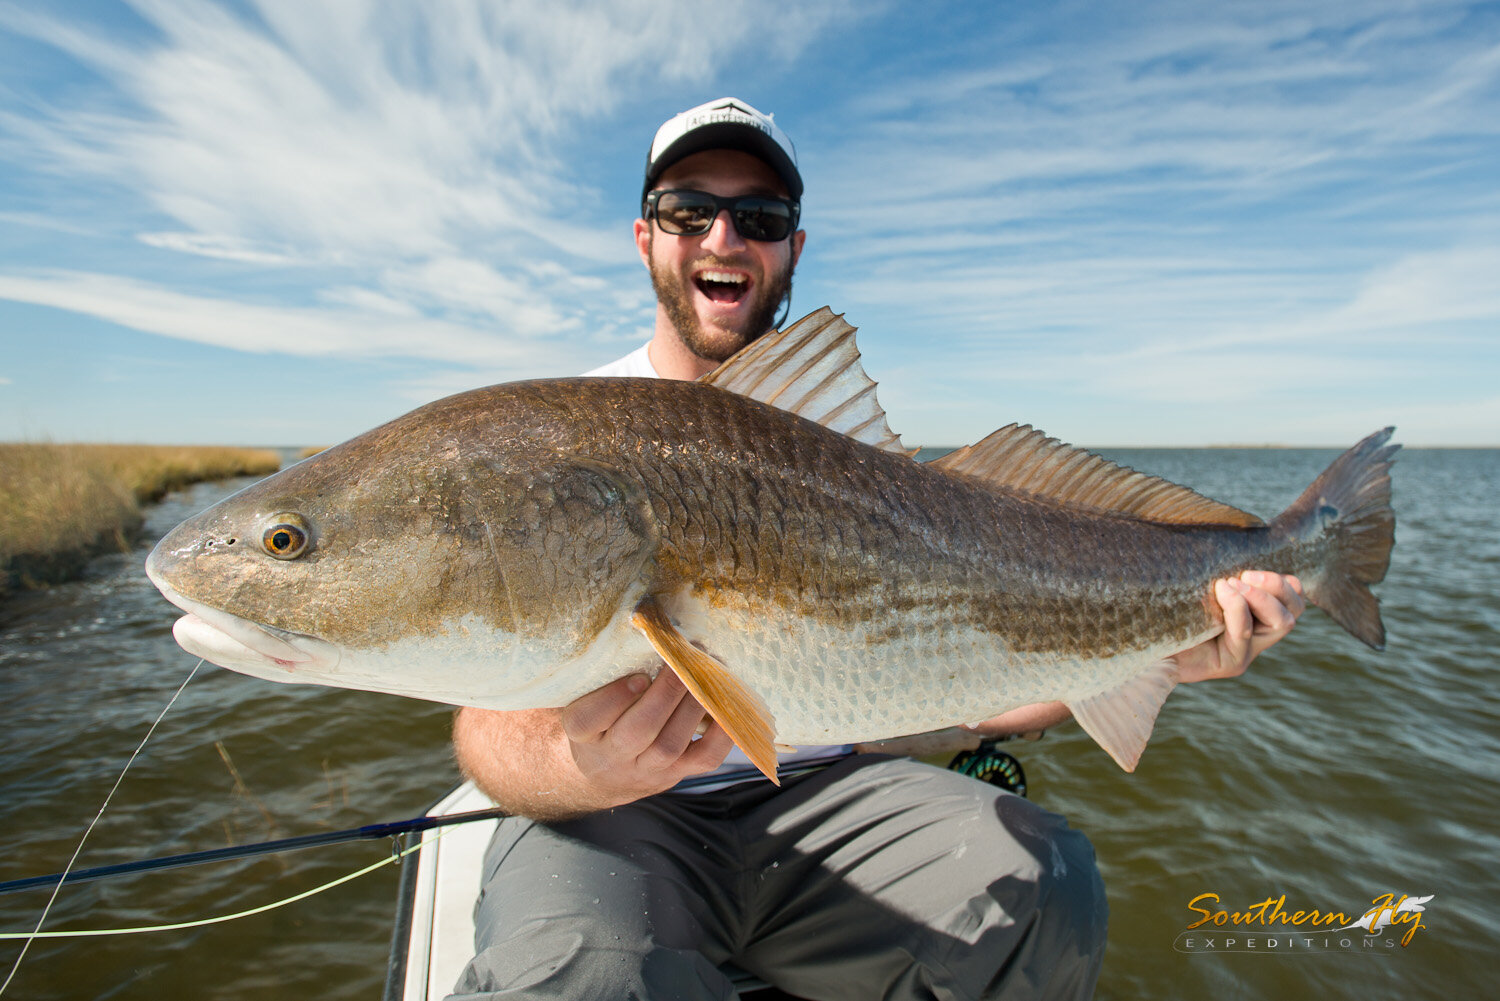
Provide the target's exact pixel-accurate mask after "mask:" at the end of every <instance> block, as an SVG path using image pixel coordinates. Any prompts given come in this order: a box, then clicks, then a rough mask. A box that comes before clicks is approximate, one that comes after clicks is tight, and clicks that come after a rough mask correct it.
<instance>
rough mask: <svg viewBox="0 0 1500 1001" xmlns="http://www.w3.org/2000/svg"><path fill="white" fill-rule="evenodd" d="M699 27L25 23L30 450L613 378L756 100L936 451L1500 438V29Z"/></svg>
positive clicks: (32, 19)
mask: <svg viewBox="0 0 1500 1001" xmlns="http://www.w3.org/2000/svg"><path fill="white" fill-rule="evenodd" d="M707 9H708V8H706V7H705V6H704V5H702V4H697V3H679V2H664V0H651V2H631V3H612V4H604V5H594V4H578V3H569V2H562V0H549V2H546V3H541V2H525V0H517V2H507V3H483V2H465V0H450V2H444V3H416V2H412V3H396V2H386V3H379V4H377V3H360V2H357V0H346V2H338V3H334V2H329V3H316V4H308V3H304V2H301V0H296V2H290V0H288V2H280V0H264V2H254V0H251V2H242V3H223V4H218V3H208V2H201V0H194V2H179V0H149V2H138V3H129V4H115V3H80V2H42V0H22V2H19V3H13V2H7V3H6V4H4V5H3V6H0V344H3V351H0V440H37V439H51V440H58V441H65V440H93V441H154V442H224V443H265V444H301V443H318V444H326V443H330V442H333V441H337V440H340V439H342V438H345V437H348V436H350V435H353V434H356V433H358V432H360V431H362V430H365V429H366V428H369V427H371V426H374V425H375V424H377V423H379V422H381V421H383V420H386V419H388V418H390V417H393V416H395V415H397V414H399V413H402V412H404V411H406V410H409V409H411V408H412V407H414V406H417V405H419V404H421V403H423V402H426V401H428V400H430V399H434V398H436V397H438V396H442V395H446V394H448V393H451V392H457V391H460V390H463V389H466V388H470V387H473V386H478V385H484V384H488V383H492V382H502V381H507V380H510V379H518V378H530V377H537V376H546V375H566V374H572V373H576V372H579V371H582V370H584V369H586V368H589V367H592V366H594V365H597V364H601V363H603V362H605V361H608V360H610V359H612V358H614V357H616V356H618V355H620V354H623V353H624V352H625V351H627V350H629V349H630V348H632V347H634V346H635V345H636V344H638V343H640V342H641V341H643V340H644V339H645V338H646V337H647V336H648V334H649V329H650V324H651V320H652V312H653V300H652V298H651V294H650V288H649V283H648V281H647V279H646V276H645V272H644V269H643V268H642V267H641V265H640V263H639V261H638V260H637V258H636V257H635V253H634V249H633V246H632V244H631V241H630V222H631V218H632V217H633V215H634V213H635V211H636V199H637V196H638V193H639V185H640V173H641V168H642V165H643V160H644V156H645V149H646V145H647V143H648V142H649V139H650V136H651V134H652V132H653V131H654V130H655V128H656V126H657V125H658V124H659V123H660V122H661V121H662V120H663V119H665V118H667V117H668V116H670V115H671V114H673V113H675V112H677V111H679V110H681V109H683V108H686V107H689V106H691V105H694V104H697V103H699V102H701V101H704V100H707V99H709V98H713V97H718V96H722V95H725V94H733V95H737V96H740V97H742V98H744V99H746V100H748V101H750V102H751V103H753V104H755V105H756V106H758V107H760V108H761V109H762V110H766V111H771V112H774V113H775V115H776V117H777V121H778V123H780V124H781V125H782V126H783V127H784V128H785V129H786V130H787V131H788V132H789V133H790V134H791V136H792V138H793V140H794V141H795V142H796V144H797V149H798V154H799V157H800V160H801V164H802V168H803V173H804V175H805V177H806V180H807V194H806V196H805V198H804V211H803V219H804V225H805V228H806V229H807V231H808V242H807V249H806V252H805V253H804V255H803V261H802V265H801V267H800V268H799V271H798V277H797V284H796V291H795V297H794V301H793V315H794V316H797V315H801V314H802V313H804V312H807V311H810V310H812V309H815V308H817V307H819V306H822V305H824V304H828V305H831V306H833V307H834V308H835V309H836V310H838V311H840V312H843V313H845V314H846V315H847V317H848V318H849V320H850V321H851V322H852V323H854V324H855V325H857V326H858V327H859V328H860V331H861V333H860V343H861V347H862V349H863V351H864V354H865V360H866V367H867V369H868V370H869V372H870V374H871V375H872V376H873V377H874V378H875V379H876V380H878V381H879V382H880V384H881V399H882V402H883V403H884V404H885V407H886V409H887V411H888V412H889V414H890V418H891V424H892V426H893V427H894V428H895V429H896V430H897V431H899V432H901V433H902V435H903V436H904V437H905V438H906V440H907V442H908V443H909V444H931V445H938V444H948V445H954V444H961V443H963V442H966V441H970V440H973V439H976V438H978V437H980V436H982V435H983V434H985V433H987V432H988V431H990V430H992V429H993V428H995V427H997V426H999V425H1002V424H1006V423H1009V422H1011V421H1021V422H1026V423H1032V424H1035V425H1036V426H1038V427H1041V428H1043V429H1045V430H1047V431H1048V432H1049V433H1052V434H1055V435H1057V436H1059V437H1062V438H1065V439H1068V440H1072V441H1076V442H1079V443H1082V444H1088V445H1096V446H1108V445H1199V444H1225V443H1265V442H1274V443H1287V444H1325V445H1326V444H1345V443H1352V442H1353V441H1354V440H1356V439H1357V438H1359V437H1361V436H1362V435H1364V434H1365V433H1367V432H1369V431H1371V430H1373V429H1374V428H1377V427H1380V426H1383V425H1385V424H1391V423H1394V424H1397V425H1399V427H1400V430H1399V432H1398V437H1399V439H1400V440H1402V441H1405V442H1407V443H1409V444H1456V445H1463V444H1483V445H1496V444H1500V5H1497V4H1494V3H1490V4H1464V3H1445V2H1441V0H1432V2H1416V3H1411V2H1399V3H1398V2H1387V0H1357V2H1344V0H1324V2H1319V3H1317V4H1308V3H1304V2H1295V3H1283V2H1276V0H1264V2H1254V3H1214V2H1206V0H1196V2H1187V3H1165V2H1149V0H1147V2H1120V3H1068V2H1061V3H1040V2H1009V3H994V4H970V3H954V4H922V5H916V4H899V3H887V4H880V3H867V2H859V3H825V4H818V3H813V4H807V3H803V2H791V3H774V2H773V3H754V2H750V3H746V4H741V5H736V6H734V7H733V8H732V10H733V11H734V13H733V14H732V15H730V14H726V15H723V16H721V17H717V18H711V17H709V16H707V14H706V10H707ZM714 9H717V8H714ZM725 9H726V10H729V9H731V8H725Z"/></svg>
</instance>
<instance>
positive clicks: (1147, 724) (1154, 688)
mask: <svg viewBox="0 0 1500 1001" xmlns="http://www.w3.org/2000/svg"><path fill="white" fill-rule="evenodd" d="M1175 687H1177V662H1176V661H1174V660H1170V659H1167V660H1159V661H1157V662H1156V663H1154V664H1152V665H1151V666H1150V667H1148V668H1146V670H1145V671H1143V672H1141V673H1140V674H1138V675H1136V676H1135V677H1134V678H1131V679H1130V680H1129V681H1127V682H1125V683H1124V684H1122V685H1117V686H1116V687H1114V688H1111V689H1110V690H1109V691H1107V692H1100V693H1099V694H1098V695H1091V696H1089V697H1088V698H1086V699H1079V700H1076V701H1071V702H1068V703H1067V706H1068V709H1069V710H1071V711H1072V713H1073V718H1074V719H1076V720H1077V721H1078V725H1079V726H1081V727H1083V729H1084V731H1085V732H1086V733H1088V735H1089V736H1090V737H1093V738H1094V741H1095V743H1097V744H1098V745H1099V746H1100V747H1102V748H1104V750H1106V751H1108V752H1109V756H1110V757H1111V758H1114V759H1115V763H1116V764H1118V765H1119V766H1120V767H1121V768H1123V769H1125V770H1126V771H1127V772H1133V771H1135V766H1136V763H1137V762H1138V761H1140V760H1141V752H1142V751H1144V750H1145V749H1146V742H1147V741H1148V740H1150V739H1151V728H1152V727H1154V726H1155V725H1156V715H1157V713H1159V712H1161V706H1162V703H1163V702H1165V701H1167V696H1168V695H1170V694H1172V689H1173V688H1175Z"/></svg>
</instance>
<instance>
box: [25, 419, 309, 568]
mask: <svg viewBox="0 0 1500 1001" xmlns="http://www.w3.org/2000/svg"><path fill="white" fill-rule="evenodd" d="M279 466H280V462H279V460H278V458H277V455H276V453H275V452H272V451H270V450H268V449H252V448H219V447H214V446H190V445H183V446H177V445H54V444H45V443H26V444H3V443H0V592H3V591H4V589H5V587H6V585H7V583H9V584H12V585H14V584H19V585H21V586H28V587H32V586H37V585H40V584H46V583H55V582H57V581H60V580H66V579H68V578H69V577H72V576H75V575H76V574H77V573H78V572H79V571H80V570H81V569H82V567H83V565H84V563H85V562H86V561H87V559H88V557H89V556H91V555H92V554H94V553H98V552H102V551H104V550H106V549H110V548H117V549H125V548H127V547H128V546H129V544H130V540H131V538H132V536H133V535H134V534H135V533H136V532H137V531H138V530H139V529H140V526H141V505H142V504H145V503H149V502H151V501H154V500H158V499H159V498H161V497H162V496H163V495H164V494H166V493H167V491H169V490H175V489H178V488H180V487H184V486H187V485H188V484H190V483H196V482H199V481H200V480H218V479H224V478H226V477H229V476H255V475H265V474H267V473H272V472H275V471H276V469H277V468H279Z"/></svg>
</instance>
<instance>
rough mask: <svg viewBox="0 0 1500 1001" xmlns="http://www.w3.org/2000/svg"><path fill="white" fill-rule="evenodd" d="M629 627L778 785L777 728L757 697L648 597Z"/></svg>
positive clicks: (637, 610)
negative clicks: (685, 633)
mask: <svg viewBox="0 0 1500 1001" xmlns="http://www.w3.org/2000/svg"><path fill="white" fill-rule="evenodd" d="M630 623H631V625H633V626H635V628H636V629H637V630H638V631H639V632H640V633H641V634H642V635H644V636H645V637H646V640H647V641H648V642H649V643H650V644H651V646H652V648H653V649H655V650H656V652H657V653H658V654H660V655H661V659H662V660H664V661H666V662H667V666H668V667H670V668H671V669H672V672H673V673H674V674H676V675H677V677H678V678H680V679H681V680H682V683H683V685H684V686H686V687H687V690H688V691H689V692H691V693H692V695H693V698H695V699H697V700H698V704H699V705H701V706H702V707H703V709H704V711H705V712H707V713H708V714H709V715H710V716H712V717H713V719H714V722H716V723H718V724H719V726H721V727H723V728H724V732H725V733H727V734H729V739H730V740H733V741H734V742H735V744H736V745H738V747H739V749H740V750H742V751H744V752H745V757H747V758H749V759H750V763H751V764H753V765H754V766H755V767H756V768H759V769H760V770H761V771H762V772H764V773H765V776H766V778H768V779H770V780H771V781H772V782H774V783H776V784H777V785H780V784H781V782H780V780H779V779H777V777H776V743H775V739H776V723H775V721H774V720H773V719H772V717H771V711H770V710H769V709H767V708H766V704H765V702H763V701H762V700H761V698H760V696H758V695H756V694H755V693H754V692H753V691H751V690H750V689H749V688H746V687H745V686H744V685H743V684H741V683H740V680H739V679H738V678H736V677H735V676H734V675H733V674H731V673H730V672H729V669H728V668H726V667H725V666H724V665H723V664H721V663H719V662H718V661H717V660H716V659H714V657H713V656H712V655H710V654H708V653H705V652H704V651H702V650H699V649H698V648H697V647H695V646H693V644H692V643H690V642H688V639H687V637H685V636H683V635H682V633H680V632H678V631H677V627H676V626H674V625H672V622H671V620H670V619H668V618H667V614H666V612H664V611H662V608H661V606H660V605H658V604H657V603H656V601H655V600H654V599H652V598H647V599H646V600H644V601H642V602H641V603H640V604H639V605H637V606H636V609H635V614H634V615H632V616H631V618H630Z"/></svg>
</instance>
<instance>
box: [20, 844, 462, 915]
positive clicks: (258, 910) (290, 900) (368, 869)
mask: <svg viewBox="0 0 1500 1001" xmlns="http://www.w3.org/2000/svg"><path fill="white" fill-rule="evenodd" d="M452 830H455V828H451V827H450V828H449V829H448V830H446V831H438V832H436V833H434V834H433V836H432V837H433V840H437V839H438V838H441V837H444V836H446V835H447V834H448V833H449V832H450V831H452ZM421 847H422V842H421V841H420V840H418V841H417V843H416V844H414V845H411V846H410V847H408V848H404V849H402V850H401V851H399V852H393V853H392V854H390V855H387V856H386V857H385V858H383V859H381V860H380V861H379V862H376V863H375V864H373V865H367V866H365V867H364V868H363V869H360V870H357V871H356V872H351V873H349V874H348V875H347V876H340V877H339V878H338V879H335V880H333V881H331V882H328V883H324V884H323V885H322V886H315V887H313V888H312V889H311V890H304V891H303V892H301V893H299V894H296V895H295V896H291V897H287V898H286V899H285V900H277V901H274V902H272V903H269V904H262V905H261V906H260V907H252V908H250V910H248V911H237V912H236V913H234V914H220V915H219V916H218V917H212V918H199V919H198V920H196V921H179V922H178V923H176V924H170V925H144V926H141V927H138V928H88V929H83V930H80V931H40V932H0V940H3V939H20V938H89V937H93V936H98V935H140V934H143V933H145V932H151V931H180V930H182V929H184V928H201V927H203V926H204V925H216V924H220V923H222V922H225V921H234V920H237V919H239V918H248V917H250V916H252V915H255V914H264V913H265V912H266V911H274V910H276V908H278V907H285V906H286V905H287V904H295V903H296V902H297V901H299V900H306V899H307V898H308V897H311V896H315V895H316V894H319V893H322V892H323V891H324V890H331V889H333V888H334V887H335V886H341V885H342V884H344V883H348V882H350V881H352V880H356V879H358V878H359V877H361V876H365V875H368V874H369V873H372V872H374V871H375V870H376V869H379V868H380V867H381V866H386V865H390V864H391V863H392V862H397V861H400V860H401V859H403V858H405V857H406V856H407V855H410V854H411V853H412V852H414V851H417V850H418V849H420V848H421Z"/></svg>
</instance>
